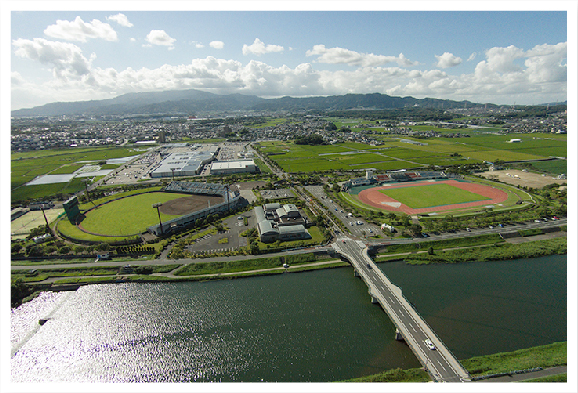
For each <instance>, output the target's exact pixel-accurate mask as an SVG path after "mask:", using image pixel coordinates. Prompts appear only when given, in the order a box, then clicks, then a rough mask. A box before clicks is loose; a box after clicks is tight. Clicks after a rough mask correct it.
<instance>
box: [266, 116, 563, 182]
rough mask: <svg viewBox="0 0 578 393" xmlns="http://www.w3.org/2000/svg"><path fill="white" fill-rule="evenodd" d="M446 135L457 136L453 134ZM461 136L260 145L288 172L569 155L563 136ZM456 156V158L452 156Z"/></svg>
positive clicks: (397, 166) (451, 163)
mask: <svg viewBox="0 0 578 393" xmlns="http://www.w3.org/2000/svg"><path fill="white" fill-rule="evenodd" d="M428 127H429V126H428ZM430 128H431V127H430ZM438 131H439V130H438ZM447 131H448V132H450V131H451V132H456V130H447ZM459 132H461V133H465V134H468V135H470V137H468V138H455V139H454V138H452V139H446V138H429V139H419V140H418V139H413V138H411V137H403V138H402V137H396V136H393V135H384V136H383V137H378V139H380V140H381V141H382V142H383V144H382V145H380V146H370V145H367V144H364V143H356V142H344V143H338V144H334V145H323V146H306V145H296V144H294V143H292V142H263V143H261V144H260V145H261V151H262V152H263V153H265V154H268V155H270V156H269V158H271V159H272V160H273V161H275V162H277V163H278V164H279V165H280V166H281V167H282V168H283V169H284V170H285V171H289V172H312V171H334V170H345V171H347V170H355V169H366V168H374V169H376V170H381V171H388V170H397V169H402V168H406V169H420V168H427V167H428V166H429V165H463V164H475V163H480V162H482V161H490V162H494V161H497V160H502V161H524V160H535V159H542V158H546V157H566V155H567V148H566V136H565V135H558V134H538V133H535V134H508V135H497V134H492V133H489V132H488V130H486V131H485V132H479V131H471V130H465V131H464V130H459ZM402 139H408V140H414V141H416V142H420V143H422V144H423V145H416V144H412V143H406V142H402V141H401V140H402ZM511 139H521V142H520V143H509V141H510V140H511ZM456 153H457V154H458V156H455V155H456ZM452 155H454V156H453V157H452ZM558 171H559V170H558ZM560 173H564V172H560Z"/></svg>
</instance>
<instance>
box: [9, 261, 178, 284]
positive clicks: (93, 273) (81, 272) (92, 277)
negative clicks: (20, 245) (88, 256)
mask: <svg viewBox="0 0 578 393" xmlns="http://www.w3.org/2000/svg"><path fill="white" fill-rule="evenodd" d="M179 266H181V264H173V265H151V266H134V267H133V273H134V274H143V275H148V274H154V273H168V272H170V271H172V270H174V269H176V268H178V267H179ZM117 274H119V268H117V267H107V266H91V267H78V268H69V269H68V268H63V269H39V270H38V274H37V275H34V276H31V275H29V274H27V273H26V271H25V270H22V271H12V274H11V279H12V281H15V280H17V279H18V278H21V279H22V281H23V282H25V283H34V282H39V281H44V280H47V279H49V278H52V277H71V278H70V279H63V280H59V281H56V283H58V284H65V283H66V284H70V283H75V284H76V283H80V282H95V281H96V282H98V281H103V280H114V279H116V276H117Z"/></svg>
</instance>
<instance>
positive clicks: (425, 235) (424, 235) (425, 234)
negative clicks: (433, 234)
mask: <svg viewBox="0 0 578 393" xmlns="http://www.w3.org/2000/svg"><path fill="white" fill-rule="evenodd" d="M421 235H422V236H423V237H429V235H428V234H427V233H422V234H421Z"/></svg>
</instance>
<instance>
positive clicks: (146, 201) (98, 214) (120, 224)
mask: <svg viewBox="0 0 578 393" xmlns="http://www.w3.org/2000/svg"><path fill="white" fill-rule="evenodd" d="M188 196H190V194H178V193H164V192H153V193H146V194H140V195H135V196H132V197H130V198H123V199H120V200H118V201H113V202H110V203H107V204H106V205H103V206H101V207H99V208H98V209H96V210H93V211H91V212H88V213H87V215H86V218H85V219H84V220H83V221H82V222H81V223H80V225H81V226H82V227H83V228H84V229H85V230H87V231H90V232H93V233H99V234H103V235H124V236H126V235H131V234H134V233H140V232H142V231H144V230H145V229H146V228H147V227H148V226H150V225H154V224H156V223H158V222H159V218H158V215H157V210H156V209H153V207H152V205H153V204H154V203H158V202H160V203H163V202H167V201H170V200H173V199H177V198H183V197H188ZM175 217H176V216H169V215H166V214H163V213H161V220H162V221H166V220H170V219H172V218H175Z"/></svg>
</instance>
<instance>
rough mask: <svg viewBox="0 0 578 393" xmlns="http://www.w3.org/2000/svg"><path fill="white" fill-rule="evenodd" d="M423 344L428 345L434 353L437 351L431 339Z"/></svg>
mask: <svg viewBox="0 0 578 393" xmlns="http://www.w3.org/2000/svg"><path fill="white" fill-rule="evenodd" d="M423 342H424V344H425V345H426V347H428V348H429V349H431V350H432V351H433V350H435V349H436V346H435V345H434V343H432V342H431V340H430V339H429V338H426V339H425V340H424V341H423Z"/></svg>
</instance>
